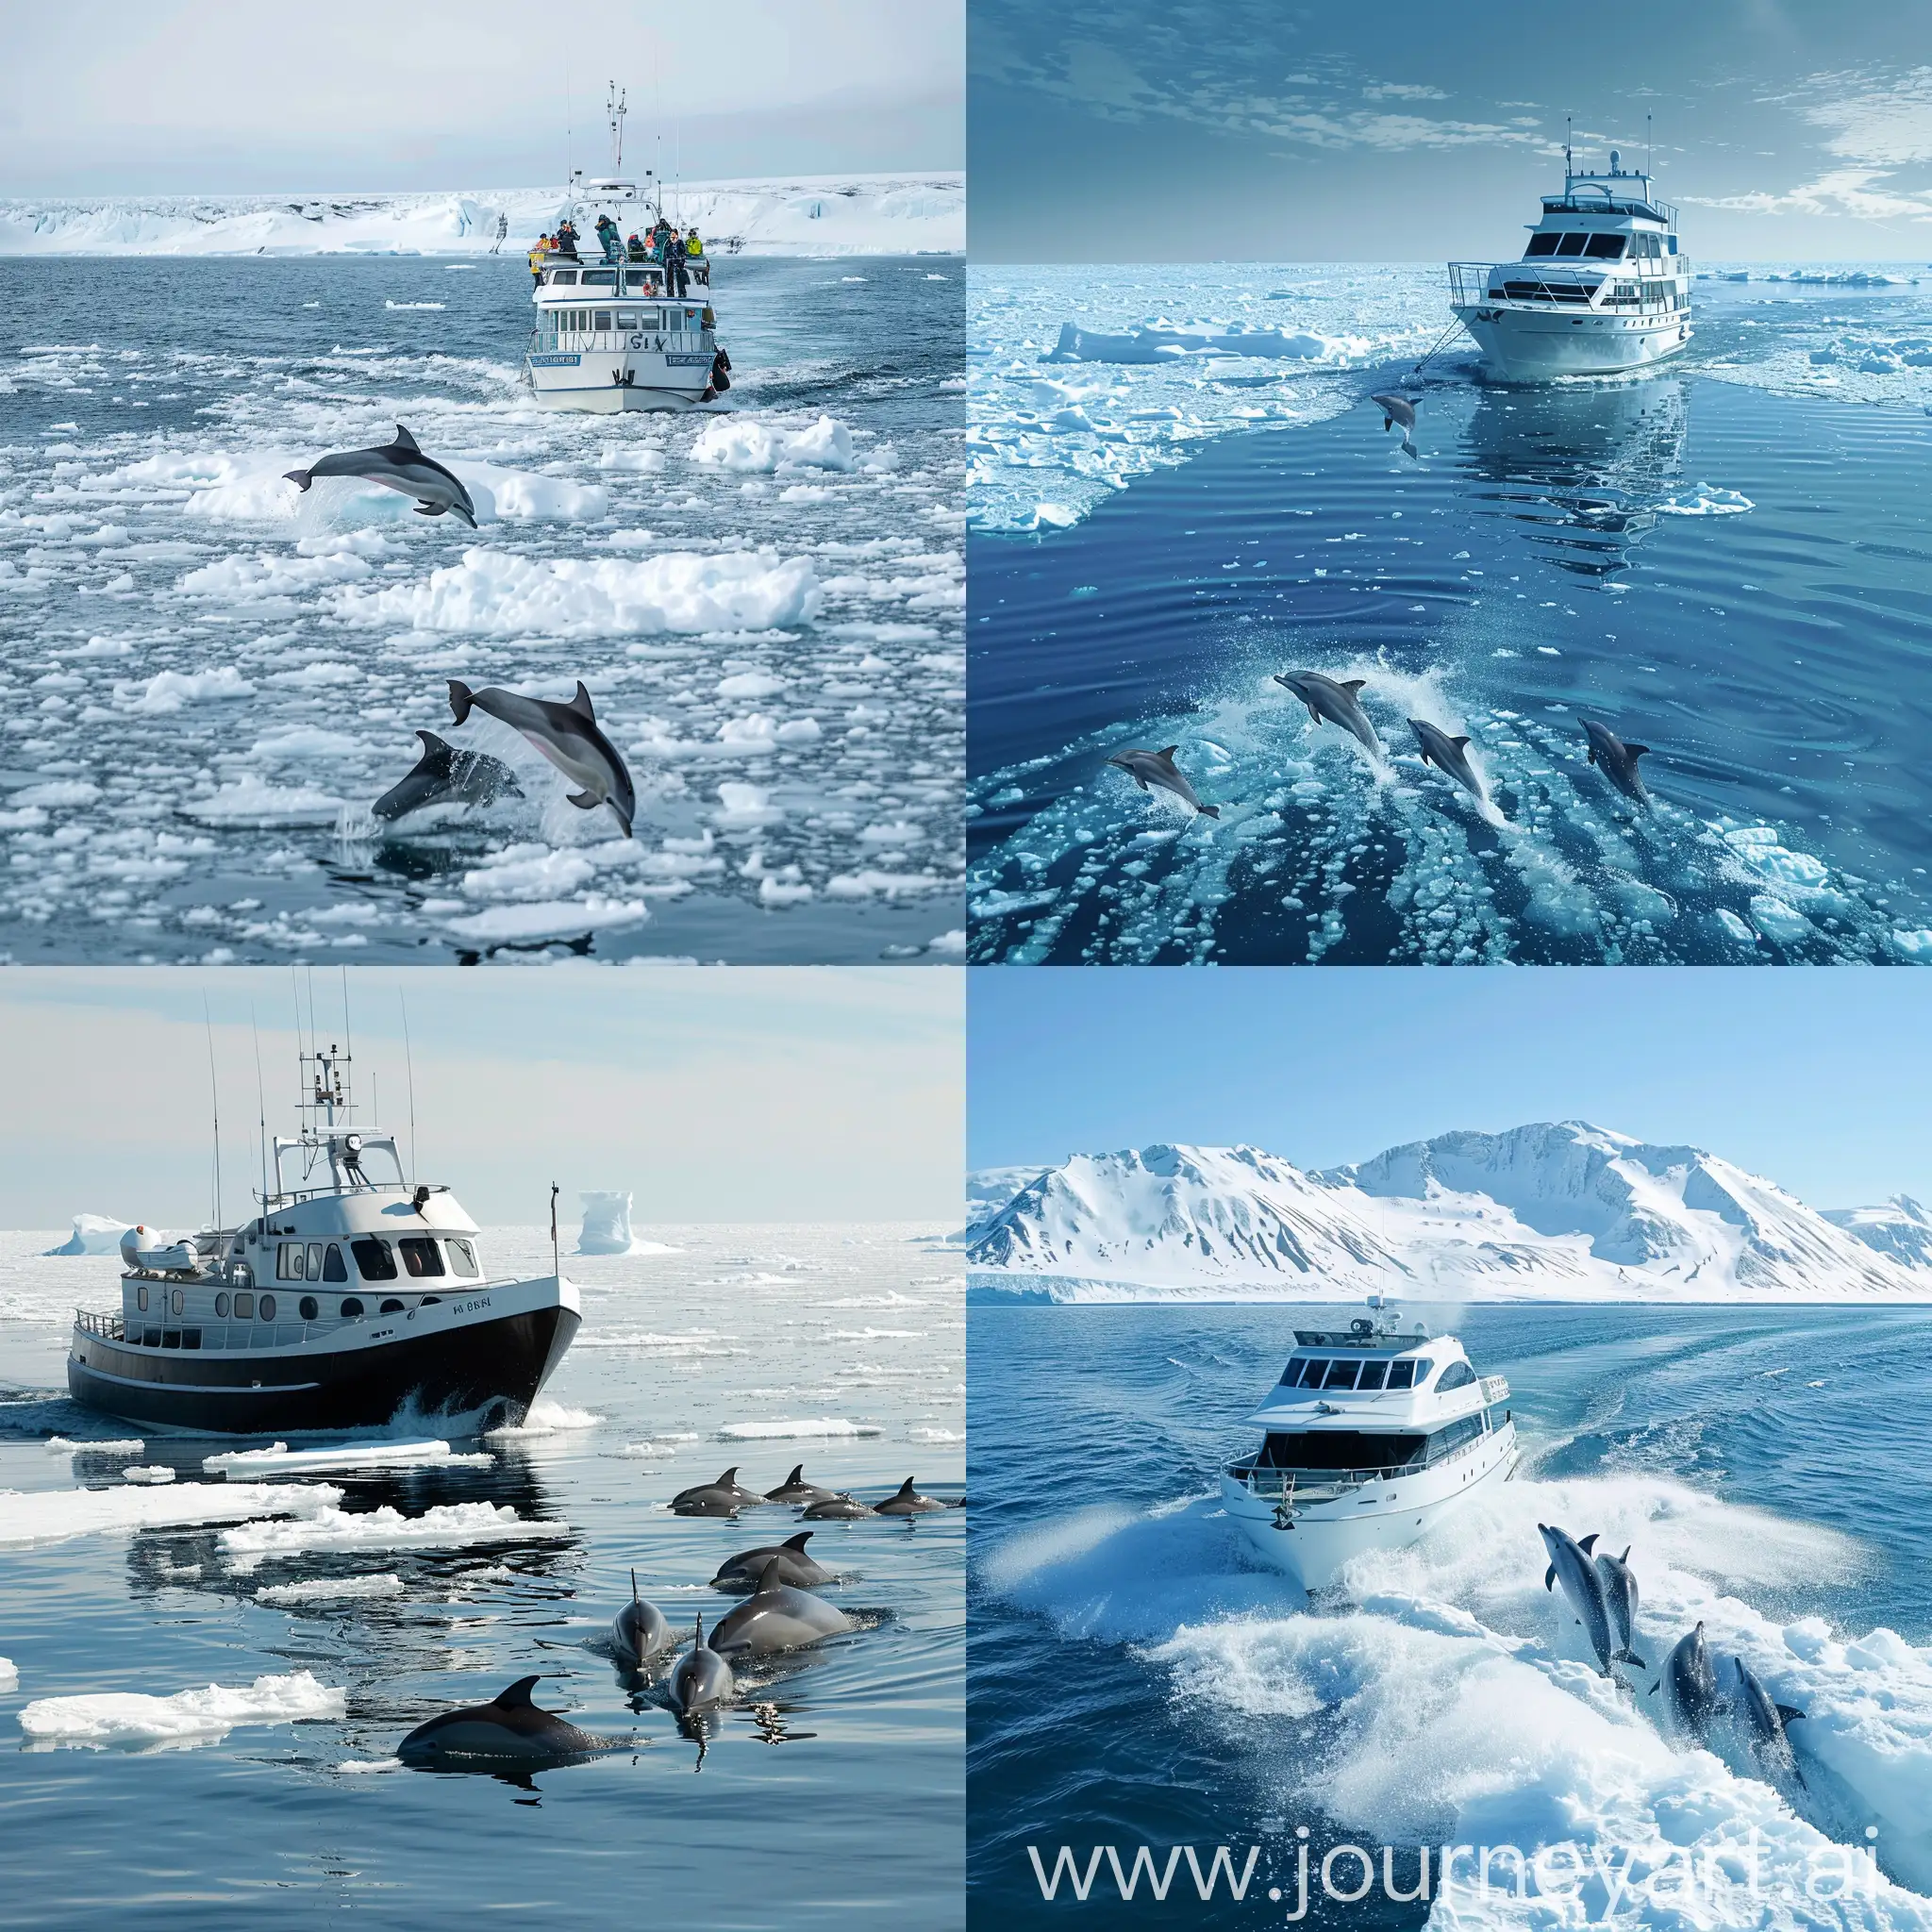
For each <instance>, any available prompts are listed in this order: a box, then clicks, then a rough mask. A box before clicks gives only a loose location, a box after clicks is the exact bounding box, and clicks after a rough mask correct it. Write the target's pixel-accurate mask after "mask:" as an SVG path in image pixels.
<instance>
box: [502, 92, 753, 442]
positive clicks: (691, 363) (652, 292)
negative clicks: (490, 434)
mask: <svg viewBox="0 0 1932 1932" xmlns="http://www.w3.org/2000/svg"><path fill="white" fill-rule="evenodd" d="M608 112H609V119H610V162H611V166H610V173H609V174H608V175H599V176H597V177H595V178H594V179H591V180H585V179H584V178H583V174H582V171H581V170H580V169H579V170H574V171H573V173H572V175H571V189H570V193H569V195H568V197H567V198H566V200H565V202H564V204H563V207H562V208H561V210H560V211H559V214H558V231H559V233H560V234H561V235H562V236H563V243H562V245H561V246H560V247H558V248H553V249H550V250H548V251H546V252H544V253H542V254H541V256H538V255H536V254H535V252H534V251H533V258H532V262H531V267H532V271H533V274H534V275H535V278H536V286H535V288H534V290H533V291H532V293H531V298H530V299H531V300H532V302H534V303H535V305H536V309H537V321H536V326H535V328H534V329H533V330H532V332H531V336H530V346H529V349H528V351H527V352H526V353H525V357H524V369H523V380H524V381H525V384H526V385H527V386H528V387H529V390H530V392H531V394H532V395H533V396H534V397H535V399H536V401H537V403H538V405H539V406H540V407H541V408H546V409H584V410H589V411H591V412H592V413H594V414H598V415H607V416H608V415H616V414H617V413H618V412H620V411H621V410H625V409H694V408H698V407H699V406H700V405H701V404H706V403H710V402H715V401H716V400H717V398H718V397H719V395H721V394H722V393H723V392H724V391H725V390H727V389H729V388H730V386H731V377H730V369H731V358H729V357H728V356H727V355H725V353H724V348H723V347H722V346H721V345H720V343H719V341H718V316H717V310H716V309H715V308H713V306H712V301H711V260H710V257H709V256H708V255H691V254H688V253H680V254H679V255H677V256H676V257H675V258H674V259H673V260H672V262H671V263H669V264H668V265H667V264H666V263H665V262H664V261H662V260H660V259H658V258H656V256H655V254H654V252H653V248H652V242H651V237H652V234H653V231H654V230H655V229H656V228H657V227H658V224H659V223H660V222H662V221H663V220H664V205H663V194H662V184H661V182H658V181H657V180H656V178H655V177H654V176H653V175H652V174H651V173H650V171H648V170H646V172H645V175H644V179H643V183H642V185H641V186H640V185H639V183H637V182H636V181H631V180H626V179H625V178H624V120H625V103H624V96H623V95H622V94H620V93H618V92H616V91H615V90H614V89H613V91H612V93H611V95H610V100H609V107H608ZM679 246H680V249H681V248H682V246H683V244H682V243H681V242H680V244H679Z"/></svg>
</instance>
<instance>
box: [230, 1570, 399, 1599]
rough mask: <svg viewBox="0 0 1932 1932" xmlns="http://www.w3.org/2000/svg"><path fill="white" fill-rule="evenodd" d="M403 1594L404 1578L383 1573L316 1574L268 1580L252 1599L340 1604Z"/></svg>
mask: <svg viewBox="0 0 1932 1932" xmlns="http://www.w3.org/2000/svg"><path fill="white" fill-rule="evenodd" d="M402 1593H403V1579H402V1578H401V1577H400V1576H397V1575H394V1574H391V1573H389V1572H385V1573H383V1574H380V1575H376V1576H318V1577H314V1578H312V1579H311V1580H310V1581H308V1582H307V1583H271V1584H269V1585H267V1586H265V1587H264V1588H263V1589H261V1590H258V1591H256V1592H255V1600H256V1602H257V1603H258V1604H275V1605H277V1606H282V1605H289V1604H341V1603H359V1602H361V1601H363V1600H364V1599H365V1598H372V1597H383V1596H401V1595H402Z"/></svg>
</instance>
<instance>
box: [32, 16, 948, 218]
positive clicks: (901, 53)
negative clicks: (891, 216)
mask: <svg viewBox="0 0 1932 1932" xmlns="http://www.w3.org/2000/svg"><path fill="white" fill-rule="evenodd" d="M305 21H306V22H307V23H308V25H307V27H306V28H304V27H302V26H300V25H297V23H300V22H305ZM5 22H6V25H5V36H4V38H5V49H6V52H5V58H4V59H0V195H51V196H58V195H64V194H73V195H86V194H94V193H122V194H216V193H264V192H267V193H275V192H297V191H301V192H308V191H334V192H367V191H373V190H380V189H395V190H409V189H455V188H467V189H477V188H512V187H525V186H531V187H534V186H538V185H541V184H542V183H545V182H552V181H557V182H560V181H561V180H562V179H563V178H564V176H565V174H566V172H567V168H568V165H569V163H568V160H567V158H566V147H567V134H568V135H569V136H570V137H571V138H570V141H569V147H570V151H571V152H573V153H574V155H575V160H576V162H577V163H578V164H579V165H585V164H588V165H589V167H590V171H591V173H592V174H596V173H599V172H601V171H602V169H603V166H604V163H605V160H606V158H607V156H608V133H607V131H606V127H605V122H604V93H605V84H606V82H607V80H610V79H614V80H616V81H618V82H619V83H621V84H623V85H625V86H626V87H627V88H628V89H629V93H630V102H629V105H630V110H631V111H630V117H629V121H628V124H627V134H626V146H625V156H626V159H627V162H628V163H629V164H630V165H632V166H644V165H649V162H648V161H647V160H646V157H647V156H648V155H651V154H653V153H655V152H656V151H657V148H656V141H657V135H658V132H659V131H660V130H661V133H662V137H663V142H662V150H661V152H662V157H663V168H664V172H665V174H666V175H670V174H672V172H673V171H674V168H675V169H677V170H679V171H681V175H682V178H683V179H685V180H687V181H696V180H718V179H731V178H743V177H748V176H758V175H772V174H777V175H787V174H792V175H824V174H841V173H867V172H874V171H895V170H939V169H957V168H958V167H960V166H962V165H963V163H964V158H965V130H964V112H965V108H964V76H963V60H964V38H965V27H964V7H963V0H711V4H708V5H707V6H704V7H694V8H675V7H661V6H640V5H637V4H635V0H610V4H608V5H605V6H601V7H599V8H597V9H596V11H595V13H594V14H593V15H589V16H585V17H583V18H578V19H573V20H572V21H570V22H569V23H567V24H565V23H562V22H559V21H557V20H554V19H553V17H552V16H550V15H548V14H546V13H545V12H543V11H542V10H541V8H539V9H533V8H530V7H528V6H527V5H522V4H515V0H462V4H460V5H458V4H456V0H415V4H412V5H409V6H393V5H388V4H378V0H331V4H330V5H329V6H328V7H327V8H325V9H324V8H310V9H307V10H299V9H298V10H294V11H291V9H289V8H278V7H263V6H259V5H257V4H254V0H246V4H244V0H72V4H70V5H66V6H62V7H40V8H36V7H29V6H25V5H21V6H10V7H8V8H7V9H6V14H5ZM600 50H602V51H600Z"/></svg>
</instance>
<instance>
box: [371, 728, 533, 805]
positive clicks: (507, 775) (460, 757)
mask: <svg viewBox="0 0 1932 1932" xmlns="http://www.w3.org/2000/svg"><path fill="white" fill-rule="evenodd" d="M416 736H417V737H418V738H420V739H421V740H422V741H423V756H422V757H421V758H418V759H417V760H416V767H415V769H414V770H413V771H412V772H410V773H408V774H407V775H406V776H405V777H403V778H401V779H399V780H398V781H397V782H396V783H395V784H393V785H391V787H390V789H389V790H388V791H385V792H384V793H383V794H382V796H381V797H380V798H378V799H377V800H376V801H375V804H374V805H372V806H371V807H370V808H369V809H370V810H371V811H372V812H373V813H375V816H376V817H377V818H379V819H400V818H407V817H408V814H409V813H410V812H412V811H421V810H422V809H423V808H424V807H425V806H430V805H488V804H490V803H491V801H492V800H494V799H498V798H521V797H522V796H523V795H524V788H523V787H522V786H521V785H519V784H518V783H517V774H515V773H514V772H512V771H511V770H510V768H509V767H508V765H507V764H505V763H504V762H503V760H502V759H501V758H491V756H490V755H489V753H488V752H480V751H464V750H463V749H462V748H461V747H460V746H458V745H454V744H451V743H450V742H449V741H448V740H447V739H443V738H439V737H437V735H436V733H435V732H433V731H419V732H417V734H416Z"/></svg>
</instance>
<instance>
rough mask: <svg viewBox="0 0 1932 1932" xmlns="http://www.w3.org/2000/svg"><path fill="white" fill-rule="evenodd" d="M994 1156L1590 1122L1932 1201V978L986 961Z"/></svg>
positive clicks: (1823, 1199) (986, 1113)
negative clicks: (1929, 1100) (1052, 965)
mask: <svg viewBox="0 0 1932 1932" xmlns="http://www.w3.org/2000/svg"><path fill="white" fill-rule="evenodd" d="M968 1041H969V1047H968V1093H969V1105H968V1146H969V1150H970V1154H971V1158H972V1161H973V1164H974V1166H975V1167H992V1166H1004V1165H1008V1164H1020V1163H1024V1162H1039V1163H1040V1164H1041V1165H1042V1166H1043V1165H1047V1164H1050V1163H1052V1162H1054V1161H1056V1160H1058V1159H1060V1158H1063V1157H1064V1156H1066V1155H1067V1154H1069V1153H1073V1152H1080V1153H1093V1152H1099V1151H1103V1150H1110V1149H1114V1148H1121V1147H1138V1146H1145V1145H1148V1144H1149V1143H1151V1142H1155V1141H1193V1142H1200V1143H1206V1144H1209V1145H1227V1144H1231V1143H1235V1142H1247V1143H1248V1144H1250V1145H1255V1146H1259V1147H1263V1148H1266V1149H1267V1150H1268V1151H1269V1152H1271V1153H1274V1154H1279V1155H1282V1156H1285V1157H1286V1158H1288V1159H1290V1160H1292V1161H1294V1162H1296V1163H1297V1164H1298V1165H1301V1166H1305V1167H1325V1166H1331V1165H1335V1164H1338V1163H1340V1162H1343V1161H1349V1160H1357V1159H1362V1158H1366V1157H1367V1156H1369V1155H1371V1154H1374V1153H1377V1152H1379V1151H1380V1150H1381V1149H1382V1148H1384V1147H1389V1146H1394V1145H1398V1144H1400V1143H1401V1142H1403V1141H1414V1140H1421V1139H1424V1138H1425V1137H1427V1136H1429V1135H1432V1134H1439V1133H1442V1132H1444V1131H1446V1130H1448V1129H1451V1128H1456V1127H1474V1128H1481V1129H1489V1130H1496V1129H1501V1128H1505V1127H1512V1126H1519V1125H1522V1124H1524V1123H1527V1122H1531V1121H1545V1120H1569V1119H1577V1118H1581V1119H1585V1120H1589V1121H1591V1122H1593V1123H1594V1124H1596V1125H1598V1126H1601V1127H1610V1128H1614V1129H1616V1130H1618V1131H1620V1132H1623V1133H1626V1134H1635V1135H1638V1136H1640V1137H1641V1138H1643V1139H1646V1140H1652V1141H1662V1142H1665V1143H1667V1144H1681V1143H1684V1142H1687V1141H1688V1142H1690V1143H1691V1144H1693V1145H1696V1146H1700V1147H1703V1148H1705V1149H1707V1151H1708V1152H1711V1153H1714V1154H1719V1155H1722V1156H1724V1158H1726V1159H1729V1160H1734V1161H1737V1162H1739V1163H1740V1165H1742V1166H1744V1167H1746V1168H1749V1169H1751V1170H1752V1171H1753V1172H1755V1173H1757V1174H1763V1175H1765V1176H1767V1177H1768V1178H1770V1179H1772V1180H1774V1181H1776V1182H1778V1183H1779V1184H1780V1185H1781V1186H1783V1187H1785V1188H1788V1189H1789V1190H1790V1191H1792V1192H1793V1193H1795V1194H1796V1195H1797V1196H1798V1197H1799V1198H1800V1199H1801V1200H1804V1201H1807V1202H1809V1203H1810V1204H1811V1205H1812V1206H1813V1207H1819V1208H1838V1207H1855V1206H1862V1205H1866V1204H1868V1203H1873V1202H1876V1201H1878V1200H1881V1199H1883V1198H1884V1197H1885V1196H1887V1195H1890V1194H1892V1193H1896V1192H1900V1191H1904V1192H1908V1193H1914V1194H1917V1195H1919V1196H1920V1197H1921V1198H1925V1199H1932V1115H1928V1110H1927V1107H1926V1098H1925V1096H1926V1095H1927V1094H1928V1093H1932V976H1928V975H1926V974H1917V973H1889V972H1852V971H1846V970H1829V969H1824V968H1813V967H1802V966H1794V967H1790V968H1783V969H1777V970H1772V971H1765V970H1762V969H1740V970H1736V971H1726V970H1725V969H1724V968H1721V967H1683V968H1672V967H1607V968H1593V967H1554V968H1543V969H1541V970H1539V969H1533V968H1532V969H1523V970H1509V969H1504V968H1494V969H1488V970H1482V971H1476V972H1467V973H1462V972H1426V971H1417V970H1414V969H1409V968H1403V967H1369V968H1358V969H1353V970H1339V971H1332V972H1331V971H1315V970H1313V969H1289V970H1273V971H1270V970H1265V969H1235V970H1229V971H1220V970H1201V971H1194V970H1190V969H1186V968H1175V967H1168V968H1159V967H1155V968H1132V967H1117V968H1110V969H1108V970H1106V971H1101V970H1097V969H1087V968H1068V969H1064V970H1057V969H1049V968H1040V969H1034V970H1027V969H1023V968H1013V967H1004V968H1003V967H991V968H985V969H981V970H979V971H976V972H974V974H972V987H971V991H970V995H969V1021H968Z"/></svg>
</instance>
